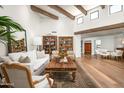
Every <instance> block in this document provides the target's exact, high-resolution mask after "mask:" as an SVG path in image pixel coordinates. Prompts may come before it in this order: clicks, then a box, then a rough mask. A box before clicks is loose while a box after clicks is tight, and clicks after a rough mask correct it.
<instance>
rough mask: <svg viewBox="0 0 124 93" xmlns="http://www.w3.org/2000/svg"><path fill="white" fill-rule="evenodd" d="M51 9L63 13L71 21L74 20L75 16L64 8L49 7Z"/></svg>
mask: <svg viewBox="0 0 124 93" xmlns="http://www.w3.org/2000/svg"><path fill="white" fill-rule="evenodd" d="M48 6H49V7H50V8H52V9H54V10H56V11H58V12H60V13H62V14H63V15H65V16H67V17H69V18H70V19H72V20H74V19H75V16H73V15H72V14H70V13H69V12H67V11H66V10H64V9H63V8H61V7H59V6H57V5H48Z"/></svg>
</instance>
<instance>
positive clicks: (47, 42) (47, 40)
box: [43, 36, 57, 54]
mask: <svg viewBox="0 0 124 93" xmlns="http://www.w3.org/2000/svg"><path fill="white" fill-rule="evenodd" d="M43 49H44V50H45V54H52V51H53V50H57V36H43Z"/></svg>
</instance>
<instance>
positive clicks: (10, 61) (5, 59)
mask: <svg viewBox="0 0 124 93" xmlns="http://www.w3.org/2000/svg"><path fill="white" fill-rule="evenodd" d="M0 59H1V62H4V63H13V61H12V60H11V59H10V58H9V57H1V58H0Z"/></svg>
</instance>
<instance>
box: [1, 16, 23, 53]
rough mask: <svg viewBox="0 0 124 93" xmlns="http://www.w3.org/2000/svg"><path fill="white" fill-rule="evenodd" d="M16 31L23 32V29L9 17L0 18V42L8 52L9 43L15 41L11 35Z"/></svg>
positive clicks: (9, 49) (9, 48)
mask: <svg viewBox="0 0 124 93" xmlns="http://www.w3.org/2000/svg"><path fill="white" fill-rule="evenodd" d="M18 31H25V29H23V27H22V26H21V25H20V24H18V23H17V22H15V21H14V20H12V19H11V18H10V17H9V16H0V41H2V42H4V43H5V42H6V43H5V44H7V45H8V46H9V47H8V51H9V52H10V51H11V46H10V44H11V41H15V39H14V36H13V33H15V32H18ZM15 42H16V41H15Z"/></svg>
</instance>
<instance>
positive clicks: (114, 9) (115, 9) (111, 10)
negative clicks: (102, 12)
mask: <svg viewBox="0 0 124 93" xmlns="http://www.w3.org/2000/svg"><path fill="white" fill-rule="evenodd" d="M122 10H123V6H122V5H110V6H109V13H110V14H113V13H117V12H120V11H122Z"/></svg>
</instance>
